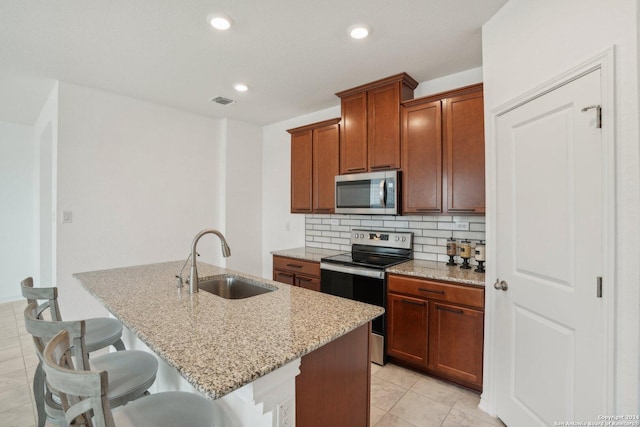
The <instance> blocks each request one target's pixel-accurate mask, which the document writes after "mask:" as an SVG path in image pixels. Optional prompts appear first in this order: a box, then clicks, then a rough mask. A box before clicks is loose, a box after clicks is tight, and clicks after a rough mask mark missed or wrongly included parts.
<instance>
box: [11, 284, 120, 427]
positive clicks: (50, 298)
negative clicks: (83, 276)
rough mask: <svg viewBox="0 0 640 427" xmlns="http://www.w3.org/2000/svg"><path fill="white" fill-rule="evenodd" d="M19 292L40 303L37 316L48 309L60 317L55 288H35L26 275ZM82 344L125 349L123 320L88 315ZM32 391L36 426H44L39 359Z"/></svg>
mask: <svg viewBox="0 0 640 427" xmlns="http://www.w3.org/2000/svg"><path fill="white" fill-rule="evenodd" d="M20 287H21V289H22V296H23V297H24V298H26V299H27V302H28V303H32V302H34V303H36V304H39V301H44V302H43V303H41V304H40V305H39V306H38V318H41V316H42V315H43V313H44V312H45V311H46V310H47V309H49V313H50V316H51V320H53V321H62V315H61V314H60V307H59V306H58V288H57V287H51V288H34V287H33V278H31V277H27V278H26V279H24V280H23V281H22V282H20ZM86 322H87V323H86V327H87V331H86V336H85V345H86V349H87V351H88V352H89V353H91V352H92V351H96V350H100V349H102V348H105V347H109V346H114V347H115V348H116V350H124V349H125V347H124V343H123V342H122V339H121V337H122V324H121V323H120V322H119V321H118V320H116V319H111V318H108V317H99V318H95V319H87V321H86ZM33 395H34V398H35V401H36V409H37V410H38V427H44V424H45V421H46V414H45V408H44V397H45V396H44V372H43V370H42V362H39V363H38V366H37V367H36V372H35V374H34V376H33Z"/></svg>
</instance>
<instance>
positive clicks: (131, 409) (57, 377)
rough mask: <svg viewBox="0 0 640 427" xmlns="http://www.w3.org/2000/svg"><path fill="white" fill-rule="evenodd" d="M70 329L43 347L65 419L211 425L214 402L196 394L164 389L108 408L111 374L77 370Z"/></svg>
mask: <svg viewBox="0 0 640 427" xmlns="http://www.w3.org/2000/svg"><path fill="white" fill-rule="evenodd" d="M69 332H70V331H61V332H59V333H58V334H57V335H56V336H54V337H53V338H52V339H51V340H50V341H49V343H48V344H47V346H46V347H45V349H44V370H45V372H46V374H47V383H48V384H49V385H50V386H51V387H52V388H54V389H55V390H57V391H58V392H59V393H60V398H61V401H62V406H63V408H64V411H65V418H66V421H67V422H68V423H69V424H71V423H72V422H73V421H75V422H76V423H77V424H83V425H85V424H87V425H92V424H91V423H90V422H91V420H93V423H94V424H95V425H97V426H105V427H134V426H135V427H163V426H167V427H175V426H189V427H200V426H202V427H213V426H214V424H213V421H212V420H213V419H214V409H213V403H212V402H211V401H210V400H208V399H206V398H204V397H202V396H199V395H197V394H194V393H188V392H164V393H157V394H152V395H150V396H145V397H142V398H140V399H138V400H136V401H134V402H131V403H129V404H128V405H126V406H123V407H121V408H118V409H117V410H115V411H111V404H110V402H109V399H108V395H109V389H110V387H111V374H110V373H107V372H105V371H100V372H96V371H76V370H74V366H73V361H72V360H71V353H70V348H71V340H70V333H69Z"/></svg>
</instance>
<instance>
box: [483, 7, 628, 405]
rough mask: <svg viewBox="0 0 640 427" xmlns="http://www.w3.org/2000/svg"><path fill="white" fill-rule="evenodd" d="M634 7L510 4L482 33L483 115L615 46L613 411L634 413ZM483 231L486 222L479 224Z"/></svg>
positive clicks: (488, 130)
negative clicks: (614, 373)
mask: <svg viewBox="0 0 640 427" xmlns="http://www.w3.org/2000/svg"><path fill="white" fill-rule="evenodd" d="M637 8H638V4H637V1H636V0H617V1H615V2H603V1H600V0H563V1H550V0H547V1H540V0H510V1H509V2H508V3H507V4H506V5H505V6H504V7H503V8H502V9H501V10H500V11H499V12H498V13H497V14H496V15H495V16H494V17H493V18H492V19H491V21H489V22H488V23H487V24H486V25H485V26H484V28H483V62H484V65H483V68H484V73H483V74H484V89H485V108H486V110H487V111H491V109H494V108H496V107H498V106H499V105H501V104H503V103H505V102H507V101H509V100H511V99H513V98H515V97H517V96H519V95H521V94H523V93H525V92H527V91H529V90H531V89H533V88H535V87H536V86H538V85H540V84H542V83H544V82H546V81H548V80H550V79H552V78H554V77H555V76H557V75H559V74H561V73H563V72H565V71H567V70H569V69H571V68H573V67H575V66H577V65H579V64H581V63H583V62H585V61H587V60H588V59H590V58H592V57H594V56H596V55H597V54H599V53H601V52H603V51H605V50H607V49H608V48H610V47H611V46H613V45H615V54H616V59H615V68H616V72H615V80H616V82H615V86H616V89H615V91H616V92H615V98H616V101H615V103H616V105H615V110H616V111H615V114H616V121H615V133H616V140H615V144H616V147H615V150H616V198H617V201H616V210H617V217H616V223H617V226H616V229H617V235H616V239H617V246H616V259H617V265H616V271H615V274H616V284H615V286H616V293H617V296H616V310H615V313H614V315H615V328H616V336H615V341H616V348H615V359H616V360H615V366H616V375H615V399H616V403H615V411H614V413H615V414H637V413H638V410H639V394H638V377H639V372H638V370H639V366H638V363H639V362H638V361H639V360H640V352H639V348H638V326H639V324H640V314H639V307H640V289H639V286H638V284H639V283H640V273H639V271H640V270H639V269H638V260H639V259H640V252H639V247H638V242H639V241H640V231H639V226H640V224H639V221H638V218H640V154H639V147H638V146H639V144H638V136H639V134H638V116H639V110H638V102H639V98H638V34H637V32H638V11H637ZM605 114H606V112H605ZM605 117H606V116H605ZM490 118H491V116H490V115H487V119H486V120H485V123H486V125H487V135H491V134H492V129H491V127H492V126H493V121H492V120H490ZM487 144H488V146H491V145H492V144H494V142H493V141H489V140H488V141H487ZM490 226H491V224H489V223H488V224H487V227H488V228H489V227H490ZM488 243H489V244H490V242H488ZM603 345H604V344H603Z"/></svg>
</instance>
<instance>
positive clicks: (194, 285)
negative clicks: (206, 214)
mask: <svg viewBox="0 0 640 427" xmlns="http://www.w3.org/2000/svg"><path fill="white" fill-rule="evenodd" d="M205 234H215V235H216V236H218V237H219V238H220V244H221V246H222V256H223V257H225V258H227V257H229V256H231V249H230V248H229V245H228V244H227V240H226V239H225V238H224V236H223V235H222V233H221V232H219V231H218V230H213V229H211V230H202V231H201V232H199V233H198V234H196V237H194V238H193V243H191V274H190V275H189V293H190V294H195V293H196V292H198V267H197V266H196V246H197V245H198V240H200V238H201V237H202V236H204V235H205Z"/></svg>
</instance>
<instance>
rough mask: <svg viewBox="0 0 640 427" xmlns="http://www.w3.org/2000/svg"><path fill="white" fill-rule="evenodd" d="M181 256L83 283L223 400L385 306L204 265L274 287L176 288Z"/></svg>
mask: <svg viewBox="0 0 640 427" xmlns="http://www.w3.org/2000/svg"><path fill="white" fill-rule="evenodd" d="M183 264H184V260H182V261H173V262H166V263H160V264H150V265H142V266H135V267H126V268H118V269H113V270H102V271H93V272H87V273H77V274H74V277H75V278H77V279H78V280H79V281H80V283H82V285H83V287H84V288H85V289H87V290H88V291H89V292H90V293H91V294H92V295H93V296H94V297H96V298H97V299H98V300H99V301H100V302H101V303H102V304H103V305H104V306H105V307H106V308H107V309H108V310H109V311H110V312H111V313H113V315H114V316H115V317H116V318H118V319H119V320H120V321H121V322H122V323H123V324H124V325H125V326H127V327H128V328H129V329H131V330H132V331H133V332H134V333H135V334H136V335H137V336H138V337H139V338H140V339H141V340H142V341H143V342H144V343H145V344H147V345H148V346H149V347H150V348H151V349H152V350H153V351H155V352H156V353H157V354H158V355H159V356H160V357H161V358H162V359H164V360H165V361H166V362H167V363H168V364H169V365H171V366H173V367H175V368H176V369H177V370H178V371H179V372H180V374H181V375H182V376H183V377H184V378H185V379H186V380H187V381H189V383H191V384H192V385H193V386H194V387H195V388H196V389H198V390H199V391H200V392H201V393H203V394H205V395H206V396H208V397H210V398H212V399H217V398H219V397H222V396H224V395H225V394H227V393H230V392H232V391H234V390H235V389H238V388H240V387H242V386H243V385H245V384H248V383H250V382H252V381H254V380H255V379H257V378H259V377H261V376H263V375H266V374H267V373H269V372H271V371H274V370H276V369H278V368H279V367H281V366H283V365H285V364H287V363H288V362H290V361H292V360H295V359H297V358H300V357H301V356H303V355H305V354H307V353H310V352H312V351H313V350H315V349H317V348H319V347H321V346H323V345H324V344H326V343H329V342H331V341H333V340H335V339H336V338H338V337H340V336H342V335H344V334H346V333H348V332H350V331H352V330H354V329H356V328H357V327H359V326H362V325H364V324H366V323H367V322H369V321H370V320H372V319H374V318H376V317H378V316H379V315H381V314H382V313H383V312H384V309H383V308H381V307H376V306H372V305H368V304H363V303H360V302H356V301H351V300H348V299H344V298H338V297H334V296H331V295H327V294H322V293H320V292H315V291H310V290H307V289H303V288H299V287H294V286H289V285H285V284H283V283H278V282H273V281H271V280H266V279H262V278H258V277H255V276H250V275H247V274H243V273H240V272H236V271H233V270H228V269H224V268H221V267H215V266H212V265H209V264H204V263H198V273H199V276H200V277H204V276H212V275H218V274H234V275H238V276H241V277H244V278H247V279H250V280H253V281H258V282H260V283H261V284H263V285H264V286H266V287H271V286H275V287H277V288H278V289H277V290H276V291H274V292H269V293H266V294H262V295H258V296H254V297H250V298H246V299H240V300H228V299H223V298H221V297H218V296H216V295H212V294H210V293H208V292H205V291H200V292H198V293H197V294H194V295H190V294H189V293H188V285H184V286H183V287H182V288H180V289H178V288H176V278H175V275H176V273H177V272H178V271H180V268H181V267H182V265H183Z"/></svg>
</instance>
